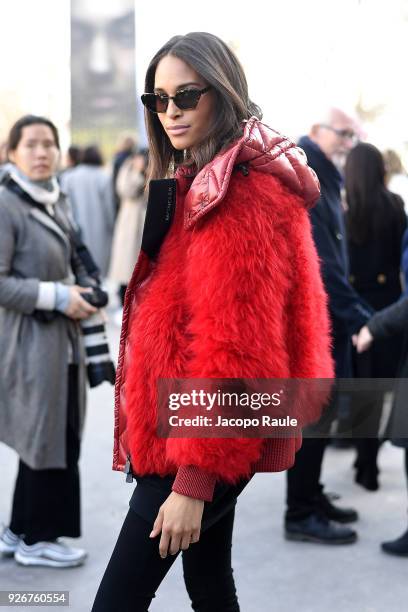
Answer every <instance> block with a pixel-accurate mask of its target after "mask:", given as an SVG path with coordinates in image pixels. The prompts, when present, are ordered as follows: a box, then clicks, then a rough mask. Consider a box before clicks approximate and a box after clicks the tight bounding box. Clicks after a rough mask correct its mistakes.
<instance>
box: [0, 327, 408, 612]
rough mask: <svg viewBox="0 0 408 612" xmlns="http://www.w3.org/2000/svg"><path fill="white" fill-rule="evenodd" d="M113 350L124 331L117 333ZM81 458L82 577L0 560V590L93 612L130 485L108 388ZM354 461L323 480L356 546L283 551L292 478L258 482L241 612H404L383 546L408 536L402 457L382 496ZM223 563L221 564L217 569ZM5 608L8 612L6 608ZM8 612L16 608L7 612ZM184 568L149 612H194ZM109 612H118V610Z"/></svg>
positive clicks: (0, 492) (335, 462) (243, 515)
mask: <svg viewBox="0 0 408 612" xmlns="http://www.w3.org/2000/svg"><path fill="white" fill-rule="evenodd" d="M110 336H111V338H112V342H113V343H114V344H116V343H117V337H118V331H117V329H115V328H113V327H112V328H111V329H110ZM89 399H90V402H89V413H88V419H87V425H86V432H85V438H84V444H83V453H82V460H81V463H82V483H83V533H84V536H83V538H82V539H81V540H80V542H79V544H80V545H82V546H84V547H85V548H86V549H87V550H88V551H89V555H90V556H89V561H88V563H87V564H86V565H85V566H84V567H82V568H78V569H71V570H47V569H41V568H37V569H26V568H21V567H18V566H17V565H16V564H15V563H14V561H13V560H0V589H3V590H5V589H20V590H23V589H36V590H39V589H47V590H55V589H57V590H69V591H70V598H71V605H70V610H72V612H88V611H89V610H90V608H91V605H92V601H93V596H94V594H95V591H96V589H97V586H98V583H99V581H100V578H101V575H102V573H103V570H104V568H105V566H106V562H107V560H108V557H109V554H110V552H111V550H112V547H113V544H114V542H115V540H116V537H117V534H118V532H119V529H120V527H121V523H122V520H123V518H124V516H125V514H126V512H127V505H128V500H129V497H130V494H131V491H132V485H129V484H125V481H124V477H123V475H122V474H118V473H112V472H111V469H110V465H111V447H112V420H113V418H112V405H113V394H112V390H111V388H109V387H108V386H107V385H103V386H102V387H99V388H97V389H96V390H94V391H92V392H91V393H90V397H89ZM352 461H353V453H352V452H351V451H348V450H347V451H344V450H343V451H339V450H333V449H329V450H328V452H327V456H326V460H325V466H324V477H325V481H326V483H327V486H328V489H329V490H330V491H336V492H338V493H341V495H342V500H341V501H342V502H343V503H344V504H352V505H354V506H355V507H356V508H358V510H359V511H360V514H361V519H360V521H359V523H358V530H359V534H360V539H359V542H358V543H357V544H355V545H351V546H343V547H338V548H332V547H323V546H319V545H314V544H302V543H300V544H299V543H294V542H286V541H285V540H284V539H283V538H282V511H283V500H284V490H285V479H284V476H283V475H282V474H262V475H258V476H256V477H255V478H254V479H253V481H252V482H251V484H250V485H249V486H248V488H247V490H246V491H245V492H244V493H243V495H242V497H241V498H240V502H239V504H238V511H237V519H236V527H235V539H234V568H235V576H236V582H237V587H238V592H239V596H240V602H241V609H242V612H282V611H285V612H297V611H298V610H302V612H328V611H331V612H403V611H404V610H406V600H407V589H406V581H407V579H406V576H407V569H408V559H407V560H405V559H396V558H392V557H388V556H386V555H384V554H382V553H381V552H380V550H379V542H380V541H381V540H383V539H388V538H392V537H394V536H396V535H399V533H400V532H402V531H403V530H404V529H405V527H406V506H407V499H406V490H405V483H404V477H403V471H402V453H401V451H400V450H399V449H396V448H394V447H391V446H390V445H385V447H384V448H383V450H382V452H381V457H380V465H381V484H382V486H381V490H380V491H378V492H376V493H367V492H365V491H364V490H362V489H361V488H360V487H358V486H357V485H355V484H354V483H353V482H352V468H351V464H352ZM15 471H16V457H15V455H14V453H13V452H12V451H10V450H9V449H8V448H6V447H5V446H2V445H0V474H1V478H0V521H3V522H7V520H8V515H9V508H10V496H11V492H12V488H13V483H14V478H15ZM215 562H216V560H215ZM5 609H6V608H5ZM9 609H11V608H9ZM189 609H190V607H189V602H188V599H187V597H186V594H185V591H184V588H183V583H182V577H181V568H180V563H179V561H178V562H177V563H176V564H175V566H174V567H173V569H172V571H171V572H170V574H169V575H168V576H167V578H166V580H165V582H164V583H163V585H162V587H161V589H160V591H159V594H158V596H157V599H156V601H155V602H154V604H152V606H151V611H152V612H158V611H160V612H187V610H189ZM112 612H121V611H120V610H112Z"/></svg>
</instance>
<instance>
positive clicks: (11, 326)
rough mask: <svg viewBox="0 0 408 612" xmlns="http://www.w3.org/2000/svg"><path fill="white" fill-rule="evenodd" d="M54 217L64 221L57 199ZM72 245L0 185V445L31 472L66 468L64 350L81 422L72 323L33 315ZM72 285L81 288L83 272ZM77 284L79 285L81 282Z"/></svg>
mask: <svg viewBox="0 0 408 612" xmlns="http://www.w3.org/2000/svg"><path fill="white" fill-rule="evenodd" d="M55 211H56V215H57V216H58V217H60V218H61V219H64V220H65V221H66V220H67V215H68V206H67V202H66V201H65V197H64V196H60V199H59V201H58V202H57V204H56V207H55ZM70 257H71V246H70V243H69V240H68V238H67V237H66V236H65V235H64V232H62V231H61V230H60V229H59V227H58V226H57V224H56V223H55V222H54V221H53V220H52V219H51V218H50V217H48V216H47V215H46V213H45V212H42V211H41V210H39V209H37V208H35V207H33V206H31V205H30V204H28V203H27V202H25V201H24V200H22V199H20V198H19V197H18V196H17V195H15V194H14V193H12V192H10V191H9V190H8V189H6V188H5V187H4V186H0V440H1V441H2V442H4V443H5V444H7V445H8V446H10V447H11V448H14V449H15V450H16V451H17V453H18V454H19V456H20V457H21V459H22V460H23V461H24V462H25V463H27V464H28V465H29V466H30V467H31V468H33V469H45V468H63V467H65V465H66V463H65V451H66V449H65V431H66V422H67V382H68V381H67V379H68V356H69V347H70V346H71V347H72V348H73V351H72V354H73V356H74V361H76V362H77V363H78V364H79V374H80V375H79V406H80V422H81V426H82V423H83V417H84V411H85V390H86V389H85V368H84V353H83V347H82V335H81V331H80V328H79V325H78V323H76V322H75V321H73V320H71V319H68V318H67V317H65V316H63V315H60V314H58V315H57V316H56V317H55V318H54V319H53V320H52V321H51V322H49V323H43V322H39V321H38V320H37V319H36V318H34V317H33V316H32V315H33V311H34V310H35V305H36V301H37V297H38V290H39V282H40V281H63V282H65V283H66V284H73V283H74V282H75V278H73V277H72V273H71V277H70V278H69V273H70ZM76 274H77V282H79V283H80V284H84V285H86V284H87V282H86V276H85V271H84V269H83V268H81V269H80V270H77V271H76ZM81 281H82V282H81Z"/></svg>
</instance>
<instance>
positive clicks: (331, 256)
mask: <svg viewBox="0 0 408 612" xmlns="http://www.w3.org/2000/svg"><path fill="white" fill-rule="evenodd" d="M326 115H327V116H326V118H325V119H324V120H323V121H322V122H320V123H314V124H313V125H312V127H311V130H310V133H309V135H308V136H303V137H302V138H301V139H300V141H299V146H300V147H302V149H303V150H304V151H305V153H306V155H307V158H308V162H309V165H310V166H311V167H312V168H313V169H314V171H315V172H316V174H317V176H318V178H319V181H320V187H321V196H320V199H319V201H318V202H317V204H316V206H315V207H314V208H313V209H312V210H311V213H310V216H311V222H312V229H313V238H314V241H315V244H316V248H317V251H318V254H319V258H320V260H321V266H322V276H323V281H324V285H325V289H326V292H327V294H328V298H329V312H330V318H331V323H332V333H333V359H334V362H335V370H336V378H350V377H351V376H352V364H351V336H352V335H353V334H354V333H356V331H358V330H359V329H361V326H362V325H364V324H365V322H366V321H367V320H368V318H369V317H370V315H371V313H372V311H371V309H370V307H369V306H367V305H366V304H365V303H364V302H363V301H362V300H361V298H360V297H359V296H358V294H357V293H356V292H355V291H354V289H353V288H352V286H351V285H350V283H349V281H348V257H347V242H346V236H345V226H344V218H343V207H342V203H341V187H342V177H341V174H340V172H339V170H338V168H337V167H336V164H337V165H342V162H344V160H345V157H346V155H347V153H348V152H349V151H350V149H351V148H352V147H353V146H354V144H355V142H356V140H357V127H358V126H357V124H356V121H355V120H354V119H353V118H352V117H351V116H349V115H347V114H346V113H345V112H343V111H342V110H340V109H337V108H331V109H330V110H329V111H328V112H327V113H326ZM331 408H332V409H333V406H332V407H331ZM330 412H331V411H330ZM323 419H324V416H323ZM329 428H330V419H327V418H326V419H325V420H324V421H323V420H322V421H321V422H320V423H318V424H317V425H315V426H313V427H312V428H310V429H309V431H307V430H306V431H305V438H304V440H303V445H302V448H301V449H300V451H299V452H298V453H297V455H296V462H295V465H294V466H293V467H292V468H291V469H290V470H289V471H288V474H287V510H286V515H285V536H286V538H287V539H290V540H297V541H309V542H318V543H324V544H348V543H352V542H355V540H356V539H357V534H356V532H355V531H354V530H352V529H350V528H348V527H344V526H342V525H339V524H338V523H350V522H352V521H355V520H357V518H358V516H357V512H356V511H355V510H353V509H351V508H339V507H338V506H335V505H334V504H333V503H332V502H331V501H330V499H329V498H328V497H327V496H326V495H325V494H324V492H323V485H322V484H320V482H319V481H320V472H321V467H322V462H323V455H324V449H325V446H326V438H327V436H326V437H324V436H323V437H322V433H327V434H328V430H329ZM314 433H316V434H317V433H318V434H319V436H320V437H313V434H314Z"/></svg>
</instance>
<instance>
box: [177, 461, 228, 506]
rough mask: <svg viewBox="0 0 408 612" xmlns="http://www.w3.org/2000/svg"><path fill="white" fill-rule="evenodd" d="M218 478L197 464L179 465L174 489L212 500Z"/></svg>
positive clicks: (198, 497) (204, 499)
mask: <svg viewBox="0 0 408 612" xmlns="http://www.w3.org/2000/svg"><path fill="white" fill-rule="evenodd" d="M216 480H217V478H216V477H215V476H214V474H210V473H209V472H205V471H204V470H200V468H198V467H197V466H195V465H183V466H181V467H179V469H178V471H177V476H176V478H175V480H174V483H173V486H172V490H173V491H175V492H176V493H179V494H180V495H185V496H186V497H193V498H194V499H202V500H203V501H208V502H210V501H212V498H213V495H214V487H215V483H216Z"/></svg>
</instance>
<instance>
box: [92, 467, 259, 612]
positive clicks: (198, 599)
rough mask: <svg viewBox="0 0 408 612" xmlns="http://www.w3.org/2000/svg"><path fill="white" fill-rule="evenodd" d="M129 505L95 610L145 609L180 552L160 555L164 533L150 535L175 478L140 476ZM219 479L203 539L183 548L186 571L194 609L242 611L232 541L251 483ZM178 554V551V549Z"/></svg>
mask: <svg viewBox="0 0 408 612" xmlns="http://www.w3.org/2000/svg"><path fill="white" fill-rule="evenodd" d="M137 480H138V485H137V487H136V489H135V492H134V493H133V496H132V499H131V501H130V510H129V512H128V515H127V517H126V519H125V522H124V524H123V527H122V530H121V532H120V534H119V538H118V541H117V543H116V546H115V549H114V551H113V553H112V557H111V559H110V561H109V564H108V567H107V568H106V571H105V574H104V576H103V578H102V582H101V584H100V587H99V590H98V592H97V595H96V599H95V603H94V606H93V608H92V612H116V611H117V610H120V611H121V612H147V611H148V609H149V605H150V603H151V601H152V599H153V598H154V596H155V593H156V591H157V589H158V587H159V585H160V583H161V582H162V580H163V579H164V577H165V576H166V574H167V572H168V571H169V569H170V568H171V566H172V565H173V563H174V561H175V560H176V558H177V556H178V555H168V556H167V557H166V559H162V558H161V557H160V555H159V541H160V535H159V536H158V537H157V538H154V540H151V539H150V538H149V533H150V532H151V530H152V526H153V522H154V520H155V518H156V516H157V513H158V511H159V508H160V505H161V504H162V503H163V502H164V500H165V499H166V498H167V497H168V495H169V494H170V493H171V486H172V483H173V480H174V478H172V477H164V478H160V477H158V476H147V477H143V478H138V479H137ZM247 483H248V480H243V481H241V482H240V483H238V484H237V485H235V486H227V485H222V484H217V486H216V488H215V492H214V499H213V501H212V502H210V503H206V504H205V506H204V513H203V520H202V527H201V535H200V540H199V542H197V543H196V544H192V545H191V546H190V548H189V549H188V550H186V551H183V552H182V553H181V554H182V560H183V573H184V581H185V585H186V588H187V592H188V594H189V596H190V599H191V602H192V608H193V610H196V611H197V612H239V604H238V600H237V595H236V590H235V583H234V578H233V570H232V567H231V541H232V530H233V525H234V514H235V505H236V500H237V497H238V495H239V494H240V493H241V492H242V490H243V489H244V487H245V486H246V485H247ZM179 554H180V553H179Z"/></svg>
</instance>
